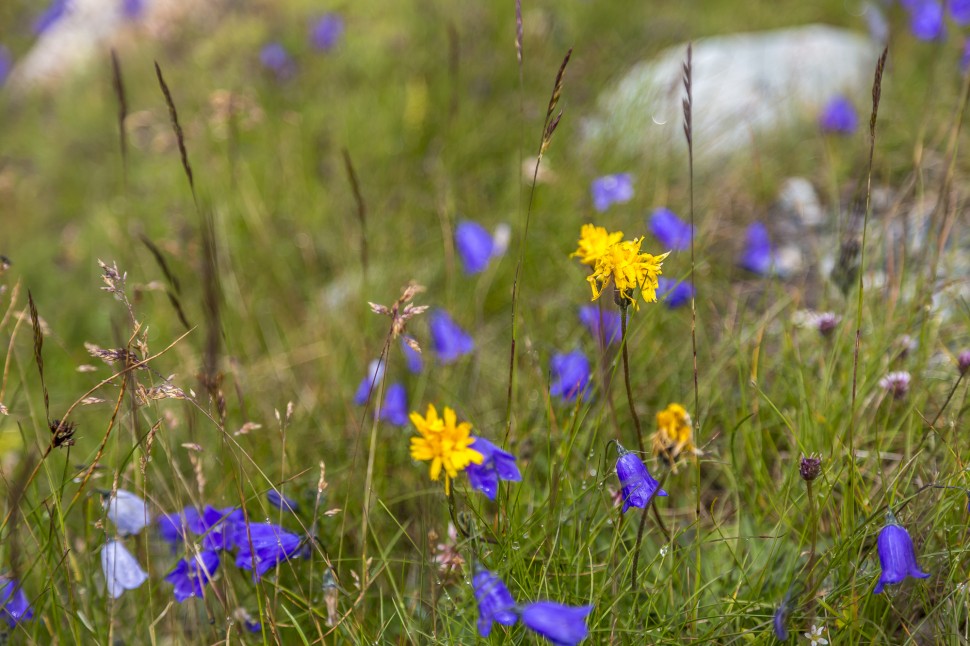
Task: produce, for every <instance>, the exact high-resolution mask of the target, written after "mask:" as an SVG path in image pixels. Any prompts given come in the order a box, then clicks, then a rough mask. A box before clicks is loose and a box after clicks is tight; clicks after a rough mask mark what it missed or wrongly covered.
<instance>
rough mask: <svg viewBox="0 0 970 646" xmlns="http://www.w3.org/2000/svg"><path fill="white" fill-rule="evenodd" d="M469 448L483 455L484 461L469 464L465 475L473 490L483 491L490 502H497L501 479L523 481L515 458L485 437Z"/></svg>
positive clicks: (479, 438) (477, 439)
mask: <svg viewBox="0 0 970 646" xmlns="http://www.w3.org/2000/svg"><path fill="white" fill-rule="evenodd" d="M469 448H471V449H474V450H475V451H478V452H479V453H481V454H482V456H483V457H484V460H483V461H482V463H481V464H475V463H474V462H473V463H472V464H469V465H468V466H467V467H465V473H467V474H468V480H469V482H470V483H471V485H472V489H477V490H478V491H481V492H482V493H484V494H485V495H486V496H488V499H489V500H495V496H496V494H497V493H498V481H499V480H500V479H501V480H508V481H510V482H519V481H520V480H522V474H521V473H520V472H519V467H517V466H516V465H515V456H514V455H512V454H511V453H509V452H508V451H503V450H502V449H500V448H498V447H497V446H495V445H494V444H492V443H491V442H489V441H488V440H486V439H485V438H483V437H476V438H475V441H474V442H472V443H471V446H469Z"/></svg>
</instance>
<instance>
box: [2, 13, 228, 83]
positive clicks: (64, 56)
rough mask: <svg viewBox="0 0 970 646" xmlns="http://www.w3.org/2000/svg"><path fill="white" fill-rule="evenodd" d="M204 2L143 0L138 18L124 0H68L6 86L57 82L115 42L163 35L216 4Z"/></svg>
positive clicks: (106, 51) (105, 50)
mask: <svg viewBox="0 0 970 646" xmlns="http://www.w3.org/2000/svg"><path fill="white" fill-rule="evenodd" d="M202 4H203V6H201V7H197V8H196V7H194V5H195V3H194V2H192V0H142V3H141V11H140V13H139V15H138V16H137V18H129V17H126V16H125V13H124V2H123V0H68V2H67V7H66V8H65V11H64V14H63V15H62V16H60V17H59V18H58V19H57V20H56V21H55V22H54V23H53V24H51V25H50V26H49V27H48V28H47V29H46V30H44V32H43V33H42V34H40V36H39V37H38V38H37V42H36V43H34V46H33V47H32V48H31V49H30V51H29V52H27V54H26V55H24V57H23V58H22V59H20V60H18V61H17V62H16V66H15V67H14V69H13V72H12V73H11V75H10V78H9V82H8V84H7V85H8V86H9V87H10V88H11V89H13V90H14V91H23V90H25V89H29V88H31V87H37V86H50V85H53V84H56V83H57V82H58V81H60V80H61V79H63V78H65V77H68V76H70V75H71V74H74V73H76V72H77V71H78V70H80V69H82V68H83V67H84V66H85V65H86V64H87V63H89V62H90V61H92V60H95V59H97V57H99V56H100V57H104V58H105V59H106V58H107V56H108V52H109V51H110V49H111V48H112V47H115V46H117V45H119V44H121V43H122V42H125V43H130V44H132V45H135V46H137V44H138V41H139V39H142V38H145V37H148V38H158V37H161V36H164V35H165V34H166V32H167V31H168V30H169V29H170V26H171V25H172V24H173V23H175V22H176V21H177V20H179V19H180V18H181V17H182V16H183V15H185V14H186V13H187V12H188V11H189V10H190V9H192V10H193V12H194V13H197V14H205V13H209V12H210V10H211V6H210V5H211V4H216V3H202ZM102 62H103V61H102Z"/></svg>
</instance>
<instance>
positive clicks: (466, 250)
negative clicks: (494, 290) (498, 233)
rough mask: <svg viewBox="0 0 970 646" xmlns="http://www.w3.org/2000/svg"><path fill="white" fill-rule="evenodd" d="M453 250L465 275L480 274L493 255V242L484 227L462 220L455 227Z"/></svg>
mask: <svg viewBox="0 0 970 646" xmlns="http://www.w3.org/2000/svg"><path fill="white" fill-rule="evenodd" d="M455 248H456V249H457V250H458V256H459V257H460V258H461V264H462V267H463V268H464V269H465V273H466V274H480V273H481V272H483V271H485V270H486V269H487V268H488V262H489V260H491V259H492V256H494V255H495V241H494V239H493V238H492V234H491V233H489V232H488V231H487V230H486V229H485V227H483V226H482V225H480V224H478V223H477V222H472V221H470V220H462V221H461V222H459V223H458V226H457V227H455Z"/></svg>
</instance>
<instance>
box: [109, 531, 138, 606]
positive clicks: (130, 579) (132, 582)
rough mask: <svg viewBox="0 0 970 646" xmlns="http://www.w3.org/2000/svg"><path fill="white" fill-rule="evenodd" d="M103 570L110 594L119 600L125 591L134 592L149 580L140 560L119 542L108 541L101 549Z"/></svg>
mask: <svg viewBox="0 0 970 646" xmlns="http://www.w3.org/2000/svg"><path fill="white" fill-rule="evenodd" d="M101 569H102V570H104V579H105V582H107V584H108V594H110V595H111V598H112V599H117V598H118V597H120V596H121V595H122V594H124V592H125V590H134V589H135V588H137V587H138V586H140V585H141V584H142V583H144V582H145V581H147V580H148V573H146V572H145V571H144V570H143V569H141V566H140V565H139V564H138V560H137V559H136V558H135V557H134V556H133V555H132V553H131V552H129V551H128V550H127V548H125V546H124V545H122V544H121V543H120V542H118V541H114V540H111V541H108V542H107V543H105V544H104V547H102V548H101Z"/></svg>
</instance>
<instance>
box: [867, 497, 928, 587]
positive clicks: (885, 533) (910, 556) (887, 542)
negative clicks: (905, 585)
mask: <svg viewBox="0 0 970 646" xmlns="http://www.w3.org/2000/svg"><path fill="white" fill-rule="evenodd" d="M876 547H877V548H878V550H879V565H880V567H882V574H881V575H880V576H879V581H878V583H876V587H875V589H874V590H873V591H872V592H873V594H879V593H880V592H882V589H883V587H884V586H887V585H893V584H896V583H901V582H902V581H903V579H905V578H906V577H908V576H911V577H913V578H914V579H925V578H926V577H928V576H929V574H928V573H926V572H923V571H922V570H920V569H919V566H918V565H917V564H916V551H915V550H914V549H913V539H912V538H910V537H909V532H907V531H906V528H904V527H903V526H902V525H900V524H899V522H898V521H897V520H896V517H895V516H893V514H892V512H889V513H887V514H886V526H885V527H883V528H882V531H880V532H879V538H878V539H877V541H876Z"/></svg>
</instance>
